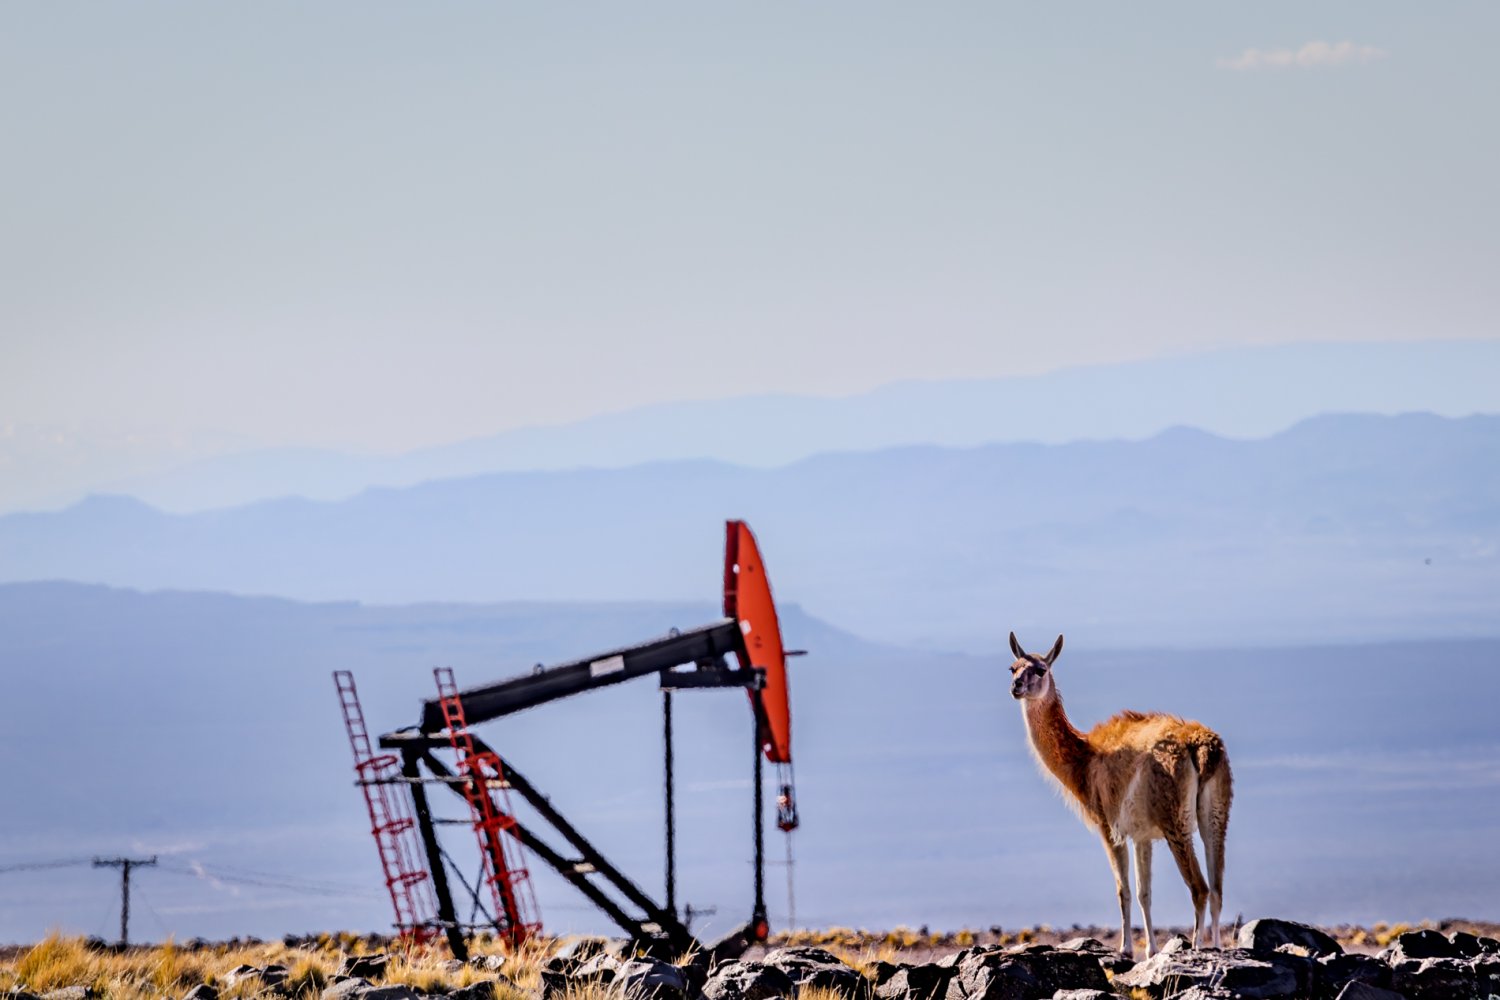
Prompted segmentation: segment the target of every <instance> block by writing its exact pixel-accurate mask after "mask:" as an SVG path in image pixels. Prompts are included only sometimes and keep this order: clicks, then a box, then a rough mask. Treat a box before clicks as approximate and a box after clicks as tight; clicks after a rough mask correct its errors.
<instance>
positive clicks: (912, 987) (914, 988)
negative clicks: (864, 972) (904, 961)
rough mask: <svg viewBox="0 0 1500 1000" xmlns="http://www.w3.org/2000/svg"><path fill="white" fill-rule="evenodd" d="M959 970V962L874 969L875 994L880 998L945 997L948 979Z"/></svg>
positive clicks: (919, 999) (931, 999)
mask: <svg viewBox="0 0 1500 1000" xmlns="http://www.w3.org/2000/svg"><path fill="white" fill-rule="evenodd" d="M957 974H958V967H957V966H956V965H939V964H936V963H932V964H928V965H890V964H888V963H885V962H882V963H881V964H880V965H879V966H877V967H876V970H875V996H876V997H878V998H879V1000H942V997H943V996H944V994H946V993H947V992H948V983H949V981H950V980H951V979H952V978H953V977H954V976H955V975H957Z"/></svg>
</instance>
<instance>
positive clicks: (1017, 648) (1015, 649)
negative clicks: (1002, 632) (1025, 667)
mask: <svg viewBox="0 0 1500 1000" xmlns="http://www.w3.org/2000/svg"><path fill="white" fill-rule="evenodd" d="M1010 651H1011V652H1012V653H1015V654H1016V659H1018V660H1024V659H1026V650H1024V649H1022V648H1021V642H1020V640H1018V639H1017V638H1016V634H1015V633H1014V632H1012V633H1011V634H1010Z"/></svg>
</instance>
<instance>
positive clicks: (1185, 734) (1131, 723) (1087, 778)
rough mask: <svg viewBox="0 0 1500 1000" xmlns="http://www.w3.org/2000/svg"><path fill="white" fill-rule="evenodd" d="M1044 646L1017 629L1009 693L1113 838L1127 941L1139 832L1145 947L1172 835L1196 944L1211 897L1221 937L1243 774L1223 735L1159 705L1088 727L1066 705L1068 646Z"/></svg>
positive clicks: (1038, 751) (1066, 785)
mask: <svg viewBox="0 0 1500 1000" xmlns="http://www.w3.org/2000/svg"><path fill="white" fill-rule="evenodd" d="M1062 648H1063V637H1062V636H1058V637H1057V642H1056V643H1055V644H1054V645H1053V646H1052V651H1051V652H1049V653H1048V654H1047V655H1046V656H1036V655H1033V654H1031V653H1028V652H1026V651H1025V650H1024V649H1022V648H1021V644H1020V643H1019V642H1018V641H1016V634H1015V633H1014V632H1012V633H1011V634H1010V649H1011V652H1013V653H1014V654H1015V656H1016V660H1015V662H1014V663H1012V664H1011V667H1010V674H1011V682H1010V693H1011V696H1012V697H1013V698H1015V699H1016V700H1017V701H1019V702H1020V703H1021V716H1022V718H1024V719H1025V720H1026V735H1027V739H1028V741H1029V742H1030V744H1031V749H1032V752H1033V753H1034V754H1035V755H1036V759H1037V762H1038V763H1039V764H1041V766H1042V768H1043V770H1045V771H1046V772H1047V774H1049V775H1050V776H1051V777H1052V778H1053V779H1055V780H1056V781H1057V784H1058V785H1059V786H1060V787H1061V789H1062V792H1063V795H1064V797H1065V798H1066V799H1067V800H1068V802H1069V804H1070V805H1072V806H1073V807H1074V808H1075V809H1076V811H1077V812H1078V814H1079V816H1080V817H1082V819H1083V821H1084V822H1085V823H1087V824H1088V825H1089V826H1090V827H1092V828H1093V829H1094V830H1096V831H1097V832H1098V833H1099V835H1100V837H1102V838H1103V840H1104V850H1105V852H1106V853H1107V854H1108V855H1109V864H1110V867H1111V868H1112V869H1113V870H1114V875H1115V894H1116V896H1117V897H1118V898H1119V901H1120V924H1121V929H1120V951H1121V952H1122V953H1124V954H1125V955H1127V956H1130V957H1134V954H1135V942H1134V940H1133V939H1132V937H1131V933H1130V874H1129V871H1128V869H1127V868H1126V862H1127V858H1126V841H1127V839H1128V840H1130V841H1133V842H1134V848H1135V880H1136V900H1137V901H1138V902H1139V903H1140V907H1141V921H1142V923H1143V924H1144V925H1145V929H1146V957H1148V958H1149V957H1150V956H1151V955H1152V953H1153V952H1154V951H1155V941H1154V940H1153V938H1152V931H1151V842H1152V841H1154V840H1165V841H1166V842H1167V847H1168V848H1170V849H1171V851H1172V858H1173V860H1175V861H1176V862H1177V870H1178V871H1180V872H1181V873H1182V878H1183V881H1184V882H1186V883H1187V887H1188V891H1189V892H1191V893H1192V896H1193V941H1192V943H1193V947H1194V948H1196V947H1198V943H1199V939H1200V935H1201V932H1202V928H1203V907H1204V903H1205V902H1206V903H1207V904H1208V909H1209V913H1210V916H1211V917H1212V920H1213V946H1214V947H1215V948H1218V947H1220V940H1219V910H1220V907H1221V906H1222V905H1223V894H1224V833H1225V830H1226V829H1227V828H1228V826H1229V804H1230V801H1231V800H1232V799H1233V797H1234V788H1233V784H1234V779H1233V777H1232V775H1231V774H1230V770H1229V756H1228V754H1227V753H1226V752H1225V750H1224V741H1223V740H1221V739H1220V738H1219V736H1218V734H1217V733H1215V732H1214V731H1213V730H1211V729H1209V728H1208V727H1207V726H1204V725H1202V724H1201V723H1197V722H1191V721H1188V720H1186V719H1180V718H1178V717H1177V716H1175V715H1162V714H1160V713H1151V714H1142V713H1140V712H1121V713H1119V714H1118V715H1116V716H1114V717H1113V718H1111V719H1107V720H1105V721H1104V722H1101V723H1099V724H1098V725H1097V726H1095V727H1094V728H1093V729H1091V730H1089V731H1088V732H1087V733H1080V732H1079V731H1078V730H1077V729H1075V728H1073V724H1072V723H1071V722H1069V721H1068V715H1067V713H1066V712H1064V711H1063V703H1062V696H1061V695H1059V694H1058V691H1057V684H1056V682H1055V681H1054V680H1053V679H1052V665H1053V663H1054V662H1055V661H1056V660H1057V657H1058V654H1059V653H1061V652H1062ZM1194 829H1197V830H1198V831H1199V834H1200V835H1201V836H1202V838H1203V855H1204V861H1205V862H1206V863H1207V867H1208V880H1207V882H1205V881H1204V878H1203V873H1202V872H1201V871H1200V870H1199V868H1198V856H1197V854H1196V853H1195V852H1194V849H1193V830H1194Z"/></svg>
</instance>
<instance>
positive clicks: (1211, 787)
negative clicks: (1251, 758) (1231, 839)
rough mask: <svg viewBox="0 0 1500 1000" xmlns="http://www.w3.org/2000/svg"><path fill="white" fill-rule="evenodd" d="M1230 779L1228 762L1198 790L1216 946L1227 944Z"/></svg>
mask: <svg viewBox="0 0 1500 1000" xmlns="http://www.w3.org/2000/svg"><path fill="white" fill-rule="evenodd" d="M1230 782H1231V778H1230V775H1229V764H1228V762H1227V761H1226V762H1224V763H1223V764H1222V765H1221V766H1220V768H1219V770H1218V771H1217V772H1216V773H1215V774H1214V775H1213V776H1212V777H1211V778H1209V779H1208V780H1207V781H1205V782H1203V784H1202V786H1201V787H1200V788H1199V789H1198V833H1199V834H1200V835H1201V836H1202V837H1203V863H1204V866H1205V867H1207V868H1208V915H1209V919H1210V920H1211V921H1212V925H1213V942H1214V947H1215V948H1221V947H1223V944H1222V943H1221V941H1220V940H1219V911H1220V910H1221V909H1222V908H1223V906H1224V837H1225V834H1226V833H1227V831H1228V828H1229V800H1230V798H1231V796H1232V795H1233V791H1232V789H1231V786H1230Z"/></svg>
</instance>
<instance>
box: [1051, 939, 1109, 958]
mask: <svg viewBox="0 0 1500 1000" xmlns="http://www.w3.org/2000/svg"><path fill="white" fill-rule="evenodd" d="M1057 947H1058V949H1059V950H1060V951H1081V952H1085V953H1086V954H1089V955H1117V954H1119V952H1117V951H1115V950H1114V949H1113V948H1111V947H1110V946H1109V945H1107V944H1105V943H1104V942H1103V941H1100V940H1099V939H1098V938H1091V937H1076V938H1069V939H1068V940H1066V941H1064V942H1063V943H1062V944H1060V945H1058V946H1057Z"/></svg>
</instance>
